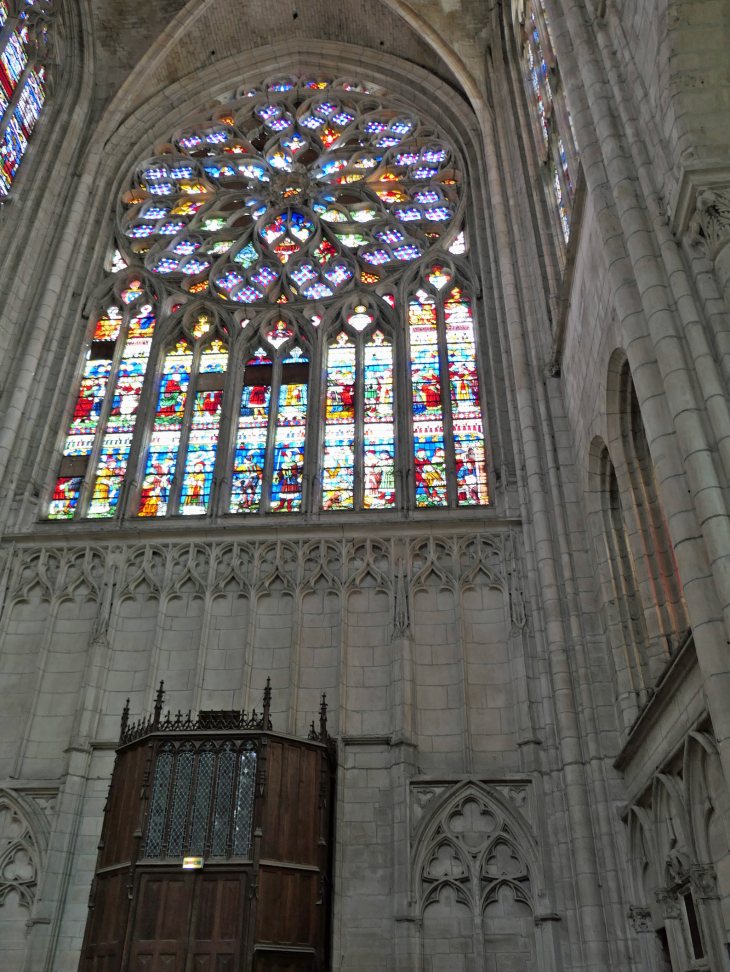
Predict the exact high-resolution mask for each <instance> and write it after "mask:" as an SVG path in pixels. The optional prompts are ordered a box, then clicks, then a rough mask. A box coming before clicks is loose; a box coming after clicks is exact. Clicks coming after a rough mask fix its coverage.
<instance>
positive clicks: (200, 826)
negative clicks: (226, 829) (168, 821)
mask: <svg viewBox="0 0 730 972" xmlns="http://www.w3.org/2000/svg"><path fill="white" fill-rule="evenodd" d="M214 768H215V752H214V751H213V746H212V744H211V743H205V744H204V746H203V751H202V752H201V753H200V755H199V756H198V767H197V773H196V775H195V790H194V793H193V813H192V819H191V821H190V847H189V850H190V853H191V854H193V855H195V856H202V855H203V854H204V852H205V839H206V837H207V836H208V816H209V814H210V798H211V794H212V792H213V770H214Z"/></svg>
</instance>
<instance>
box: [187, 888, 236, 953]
mask: <svg viewBox="0 0 730 972" xmlns="http://www.w3.org/2000/svg"><path fill="white" fill-rule="evenodd" d="M247 886H248V881H247V875H246V874H241V873H238V874H236V873H231V872H219V873H215V872H210V873H206V872H205V871H202V872H200V873H198V874H196V875H195V895H194V900H193V918H192V925H191V935H190V946H189V958H188V964H187V970H186V972H240V970H241V969H242V967H243V959H244V956H245V951H246V941H245V934H244V929H245V927H246V925H245V919H246V914H245V912H246V902H247V901H248V895H247V893H246V892H247Z"/></svg>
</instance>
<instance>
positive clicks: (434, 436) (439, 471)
mask: <svg viewBox="0 0 730 972" xmlns="http://www.w3.org/2000/svg"><path fill="white" fill-rule="evenodd" d="M408 332H409V338H410V346H411V387H412V394H413V451H414V469H415V484H416V505H417V506H445V505H446V503H447V501H448V497H447V490H446V453H445V449H444V422H443V412H442V406H441V377H440V370H439V347H438V318H437V313H436V302H435V301H434V300H433V298H432V297H429V296H428V294H426V293H425V292H424V291H419V292H418V293H417V294H416V295H415V296H414V297H413V299H412V300H411V301H410V303H409V305H408Z"/></svg>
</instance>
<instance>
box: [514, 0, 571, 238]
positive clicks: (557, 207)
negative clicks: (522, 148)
mask: <svg viewBox="0 0 730 972" xmlns="http://www.w3.org/2000/svg"><path fill="white" fill-rule="evenodd" d="M524 27H525V30H524V33H523V37H524V63H525V73H526V83H527V91H528V95H529V101H530V103H531V107H532V113H533V118H534V119H535V121H536V124H537V128H538V131H539V135H538V137H537V145H538V154H539V156H540V159H541V161H542V162H543V164H544V173H543V174H544V183H545V191H546V194H547V196H548V199H549V200H550V203H551V206H552V208H553V211H554V212H555V213H556V216H557V223H558V226H559V228H560V234H561V237H562V239H563V241H564V242H565V243H566V244H567V242H568V240H569V238H570V220H571V213H572V204H573V195H574V192H575V178H576V172H577V168H578V164H579V159H578V151H577V149H576V145H575V139H574V135H573V124H572V120H571V117H570V111H569V110H568V106H567V103H566V100H565V94H564V91H563V86H562V81H561V78H560V71H559V69H558V63H557V60H556V58H555V53H554V49H553V38H552V32H551V30H550V23H549V21H548V18H547V14H546V12H545V7H544V4H543V3H542V0H526V3H525V23H524Z"/></svg>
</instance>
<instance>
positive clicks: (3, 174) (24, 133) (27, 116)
mask: <svg viewBox="0 0 730 972" xmlns="http://www.w3.org/2000/svg"><path fill="white" fill-rule="evenodd" d="M13 36H14V35H13ZM11 41H12V37H11V39H10V41H8V47H7V48H6V51H5V53H6V54H7V53H8V48H9V47H10V44H11ZM23 51H24V48H23ZM24 56H25V55H24ZM0 61H1V62H2V63H1V64H0V97H2V91H3V88H5V90H6V91H7V82H8V81H9V79H10V78H11V75H10V72H9V71H7V72H6V73H5V77H3V69H4V68H5V67H6V64H5V55H3V56H2V57H1V58H0ZM9 64H10V59H8V65H9ZM21 73H22V72H21ZM12 87H13V88H14V87H15V82H13V84H12ZM9 97H10V96H8V103H9ZM45 100H46V72H45V68H43V67H39V68H33V70H32V71H31V72H30V74H29V75H28V77H27V79H26V81H25V85H24V87H23V90H22V92H21V94H20V98H19V99H18V103H17V105H16V108H15V111H13V113H12V115H11V116H10V118H8V119H7V123H6V124H5V126H4V128H5V130H4V132H3V133H2V136H0V197H1V196H7V194H8V193H9V192H10V184H11V183H12V181H13V179H14V178H15V174H16V172H17V171H18V166H19V165H20V161H21V159H22V158H23V156H24V155H25V150H26V149H27V147H28V139H29V138H30V135H31V132H32V131H33V129H34V128H35V123H36V122H37V121H38V117H39V115H40V113H41V109H42V108H43V104H44V102H45ZM5 107H7V104H6V105H5Z"/></svg>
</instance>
